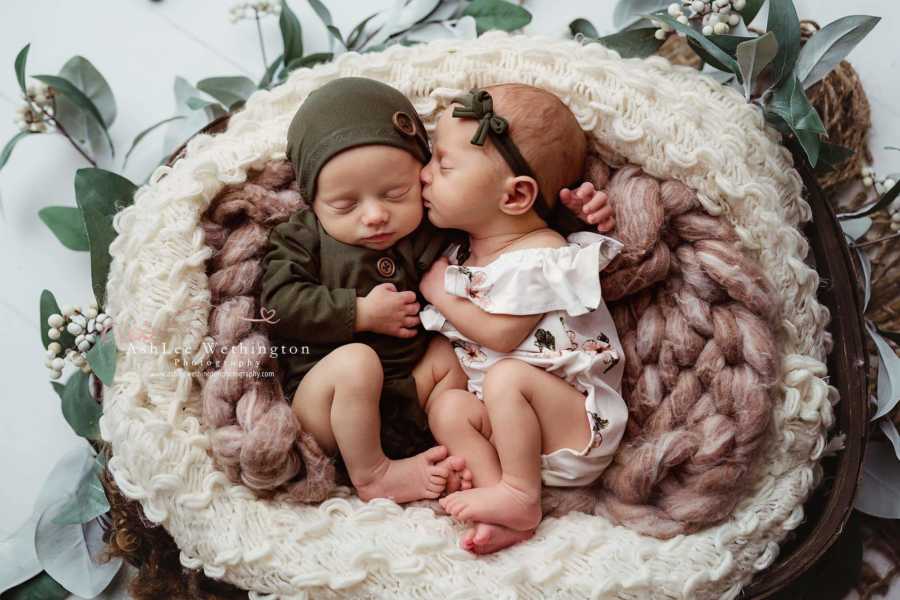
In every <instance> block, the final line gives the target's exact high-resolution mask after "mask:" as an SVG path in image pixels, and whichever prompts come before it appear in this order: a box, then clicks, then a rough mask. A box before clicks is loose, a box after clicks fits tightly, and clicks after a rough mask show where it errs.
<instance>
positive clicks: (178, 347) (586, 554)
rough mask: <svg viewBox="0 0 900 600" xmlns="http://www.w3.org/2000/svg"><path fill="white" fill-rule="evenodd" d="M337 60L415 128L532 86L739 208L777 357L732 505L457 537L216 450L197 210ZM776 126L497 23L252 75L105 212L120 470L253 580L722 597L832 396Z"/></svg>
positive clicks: (734, 210) (712, 205) (693, 76)
mask: <svg viewBox="0 0 900 600" xmlns="http://www.w3.org/2000/svg"><path fill="white" fill-rule="evenodd" d="M348 75H357V76H365V77H371V78H375V79H380V80H382V81H385V82H387V83H389V84H391V85H394V86H395V87H397V88H399V89H400V90H401V91H403V92H404V93H405V94H407V95H408V96H409V97H410V98H411V99H412V100H413V101H414V103H415V105H416V108H417V109H418V110H419V111H420V112H421V113H422V115H423V118H424V119H425V121H426V123H427V124H428V125H429V126H433V124H434V119H435V116H436V114H437V112H438V111H439V110H440V109H441V108H442V107H443V106H445V105H446V104H447V102H448V100H449V98H451V97H452V96H453V95H454V94H456V93H457V92H460V91H465V90H467V89H468V88H470V87H473V86H485V85H490V84H495V83H503V82H508V81H520V82H524V83H530V84H534V85H538V86H541V87H544V88H546V89H548V90H550V91H552V92H554V93H556V94H557V95H558V96H559V97H560V98H562V99H563V100H564V101H565V102H566V104H568V106H569V107H570V108H571V109H572V111H573V112H574V113H575V115H576V116H577V118H578V120H579V122H580V123H581V125H582V127H583V128H584V129H585V130H587V131H590V132H592V133H593V134H594V135H595V136H597V137H598V138H599V139H600V140H602V141H603V142H604V143H605V144H606V145H607V146H608V147H610V148H611V149H612V150H614V151H616V152H618V153H620V154H621V155H623V156H624V157H625V158H627V159H628V160H629V161H630V162H633V163H637V164H640V165H643V167H644V169H645V170H646V171H647V172H648V173H650V174H651V175H654V176H657V177H673V178H676V179H678V180H680V181H682V182H684V183H686V184H687V185H688V186H690V187H692V188H694V189H696V190H697V191H698V194H699V197H700V200H701V202H702V204H703V206H704V208H705V209H706V210H707V211H708V212H709V213H711V214H713V215H722V216H723V217H724V218H727V219H728V221H729V222H730V223H732V224H733V225H734V227H735V230H736V231H737V233H738V236H739V237H740V242H741V244H742V248H743V250H744V251H745V252H746V253H748V255H749V256H752V257H753V258H754V259H755V260H758V261H759V263H760V264H761V265H762V266H763V268H764V269H765V271H766V272H767V273H768V275H769V277H770V278H771V280H772V281H773V283H774V284H775V286H776V288H777V290H778V292H779V293H780V295H781V301H782V305H783V306H782V314H783V315H784V320H783V322H782V323H781V328H780V330H779V331H778V332H777V335H778V341H779V344H781V345H782V348H783V349H784V358H783V365H782V372H783V375H782V380H781V381H780V382H779V383H778V384H777V385H776V388H775V390H776V392H775V403H776V409H775V415H774V419H773V421H774V426H773V428H772V429H773V431H772V434H771V440H770V441H768V442H767V444H766V447H765V448H764V450H763V453H764V456H763V457H762V458H761V461H760V463H761V465H762V467H761V468H762V472H760V474H759V480H758V483H757V484H756V486H755V487H754V490H753V492H752V495H751V496H750V497H748V498H746V501H744V502H743V503H741V504H740V505H739V507H738V509H737V510H736V511H735V513H734V515H733V517H732V518H731V519H730V520H728V521H726V522H725V523H722V524H721V525H719V526H716V527H712V528H709V529H707V530H704V531H702V532H699V533H697V534H694V535H689V536H679V537H676V538H674V539H671V540H668V541H660V540H656V539H652V538H646V537H642V536H640V535H638V534H636V533H634V532H632V531H630V530H628V529H625V528H623V527H614V526H612V525H610V524H609V523H608V522H607V521H606V520H604V519H602V518H600V517H594V516H589V515H585V514H581V513H570V514H568V515H566V516H564V517H562V518H548V519H546V520H545V521H544V522H543V523H542V524H541V526H540V528H539V529H538V531H537V534H536V536H535V537H534V538H533V540H531V541H529V542H527V543H524V544H520V545H518V546H515V547H513V548H511V549H509V550H506V551H503V552H500V553H498V554H495V555H492V556H489V557H486V558H478V559H475V558H473V557H472V556H471V555H469V554H467V553H466V552H464V551H462V550H459V549H458V548H457V547H456V540H457V537H458V534H459V533H460V531H461V528H460V526H458V525H455V524H454V523H453V522H452V521H451V520H450V519H449V518H448V517H437V516H435V514H434V513H433V512H432V511H431V510H428V509H424V508H407V509H403V508H401V507H400V506H398V505H396V504H394V503H392V502H390V501H387V500H381V501H373V502H370V503H368V504H363V503H362V502H360V501H359V500H358V499H356V498H355V497H353V496H349V495H348V494H343V495H339V496H336V497H334V498H332V499H329V500H327V501H325V502H324V503H322V504H321V505H320V506H309V507H306V506H297V505H294V504H288V503H286V502H283V501H279V500H277V499H276V500H274V501H261V500H257V499H256V498H255V496H254V495H253V494H252V493H251V492H250V491H249V490H248V489H246V488H244V487H242V486H239V485H234V484H232V483H231V482H229V481H228V480H227V479H226V477H225V475H224V474H223V473H221V472H219V471H217V470H215V468H214V467H213V463H212V459H211V458H210V457H209V456H208V455H207V449H208V448H209V444H210V442H209V438H208V436H207V435H206V433H205V432H204V431H203V430H202V429H201V426H200V421H199V413H200V406H199V391H200V386H199V383H198V381H197V379H196V377H195V372H196V370H197V367H196V365H197V364H199V363H200V362H202V361H203V360H204V359H205V356H206V351H205V349H204V345H203V342H204V339H205V336H206V335H207V317H208V314H209V311H210V297H209V291H208V289H207V283H206V267H205V261H206V260H207V259H208V258H209V257H210V249H209V248H208V247H207V246H206V245H205V244H204V237H203V232H202V230H201V229H200V227H199V226H198V223H199V219H200V215H201V214H202V213H203V211H204V209H205V208H206V207H207V205H208V203H209V202H210V200H211V199H212V198H213V197H214V196H215V195H216V194H217V193H218V192H219V191H220V190H221V189H222V187H223V186H225V185H226V184H233V183H238V182H242V181H244V180H245V178H246V174H247V171H248V169H259V168H261V167H262V166H263V165H264V164H265V163H266V162H268V161H270V160H273V159H279V158H284V151H285V133H286V130H287V127H288V124H289V123H290V120H291V118H292V116H293V114H294V112H295V111H296V109H297V107H298V106H299V104H300V103H301V102H302V101H303V99H304V98H305V96H306V95H307V94H308V93H309V92H310V91H311V90H313V89H315V88H316V87H318V86H320V85H321V84H323V83H324V82H326V81H328V80H330V79H333V78H335V77H339V76H348ZM779 139H780V136H779V134H778V133H777V132H775V131H774V130H772V129H771V128H768V127H766V126H765V123H764V119H763V117H762V115H761V114H760V112H759V111H758V110H757V109H755V108H753V107H751V106H750V105H748V104H747V103H745V101H744V99H743V98H742V97H741V96H740V94H738V93H737V92H735V91H733V90H731V89H726V88H723V87H721V86H719V85H718V84H717V83H715V82H714V81H713V80H712V79H710V78H708V77H706V76H704V75H701V74H699V73H697V72H695V71H693V70H691V69H689V68H684V67H676V66H672V65H670V64H669V63H668V62H667V61H666V60H664V59H662V58H659V57H653V58H649V59H647V60H643V61H641V60H622V59H620V58H619V57H618V56H617V55H616V54H615V53H614V52H610V51H608V50H606V49H604V48H603V47H601V46H599V45H597V44H592V45H588V46H582V45H580V44H579V43H577V42H574V41H553V40H548V39H542V38H533V37H526V36H508V35H506V34H502V33H489V34H486V35H484V36H482V37H480V38H479V39H478V40H475V41H468V42H460V41H451V40H447V41H439V42H433V43H430V44H428V45H425V46H416V47H409V48H405V47H399V46H397V47H392V48H390V49H388V50H386V51H384V52H382V53H377V54H367V55H357V54H354V53H348V54H344V55H341V56H339V57H338V58H337V59H336V60H335V61H334V62H333V63H331V64H327V65H322V66H319V67H317V68H315V69H312V70H309V69H302V70H299V71H296V72H294V73H293V74H292V75H291V76H290V78H289V80H288V81H287V82H286V83H285V84H284V85H281V86H279V87H277V88H275V89H273V90H271V91H259V92H257V93H255V94H254V95H253V96H252V97H251V98H250V100H249V101H248V103H247V105H246V107H245V109H244V110H242V111H241V112H239V113H238V114H236V115H235V116H234V117H233V118H232V119H231V122H230V123H229V127H228V130H227V131H226V132H224V133H222V134H220V135H216V136H208V135H201V136H197V137H195V138H193V139H192V140H191V141H190V142H189V144H188V147H187V155H186V157H185V158H183V159H181V160H179V161H177V162H176V163H175V165H174V166H173V167H159V168H158V169H157V170H156V171H155V172H154V174H153V176H152V177H151V180H150V182H149V184H148V185H146V186H144V187H142V188H140V189H139V190H138V191H137V194H136V196H135V202H134V205H133V206H131V207H129V208H127V209H125V210H123V211H122V212H121V213H120V214H118V215H117V216H116V219H115V226H116V229H117V231H118V232H119V236H118V238H117V239H116V240H115V241H114V242H113V244H112V245H111V247H110V252H111V254H112V256H113V265H112V269H111V273H110V278H109V288H108V295H109V300H108V307H107V308H108V312H110V313H111V314H112V315H114V318H115V323H116V325H115V328H116V338H117V343H118V345H119V350H120V354H119V360H118V368H117V372H116V378H115V382H114V384H113V385H112V386H109V387H107V388H106V389H105V390H104V398H105V399H104V415H103V417H102V419H101V421H100V427H101V432H102V435H103V438H104V439H105V440H107V441H108V442H110V443H111V444H112V449H113V457H112V458H111V459H110V461H109V469H110V471H111V472H112V473H113V475H114V477H115V481H116V484H117V485H118V486H119V488H120V489H121V490H122V492H123V493H124V494H125V495H126V496H127V497H129V498H131V499H134V500H138V501H140V503H141V505H142V507H143V509H144V512H145V513H146V516H147V517H148V518H149V519H151V520H153V521H154V522H159V523H161V524H162V525H163V526H165V528H166V529H167V530H168V531H169V533H171V535H172V536H173V538H174V539H175V542H176V543H177V544H178V546H179V548H180V549H181V562H182V564H183V565H184V566H185V567H188V568H192V569H203V570H204V572H205V573H206V574H207V575H209V576H210V577H215V578H221V579H224V580H226V581H229V582H231V583H233V584H235V585H237V586H240V587H242V588H246V589H249V590H253V591H252V592H251V597H252V598H254V599H257V598H307V597H313V598H331V597H342V598H460V599H463V598H465V599H470V598H508V597H525V598H550V597H552V598H587V597H590V598H651V597H652V598H692V599H696V598H719V597H723V598H734V597H735V596H737V594H738V593H739V591H740V589H741V587H742V585H744V584H746V583H747V582H748V581H749V580H750V579H751V578H752V577H753V575H754V574H755V573H756V572H758V571H760V570H762V569H765V568H766V567H767V566H769V565H770V564H771V563H772V562H773V561H774V560H775V558H776V557H777V555H778V549H779V546H778V544H779V542H780V541H781V540H782V539H783V538H784V536H785V535H786V534H787V533H788V532H789V531H790V530H791V529H793V528H794V527H796V526H797V525H798V524H799V523H800V522H801V520H802V519H803V508H802V505H803V502H804V501H805V500H806V498H807V496H808V495H809V493H810V491H811V490H812V488H813V486H814V485H815V483H816V481H817V479H818V476H817V475H818V468H817V461H818V459H819V458H820V456H821V453H822V451H823V448H824V446H825V435H826V431H827V429H828V428H829V427H830V426H831V424H832V421H833V415H832V407H831V403H830V401H832V402H833V401H835V400H836V397H837V392H836V390H835V389H834V388H833V387H830V386H828V385H827V383H826V381H825V376H826V370H825V365H824V364H823V362H822V361H823V360H824V356H825V353H826V349H827V346H829V345H830V339H829V337H828V334H827V333H826V332H825V325H826V323H827V321H828V311H827V310H826V309H825V308H823V307H822V306H821V305H820V304H819V303H818V302H817V301H816V296H815V294H816V288H817V286H818V282H819V278H818V276H817V274H816V272H815V271H813V270H811V269H810V268H809V267H807V266H806V265H805V264H804V262H803V258H804V256H805V255H806V253H807V250H808V246H807V242H806V241H805V239H804V238H803V237H802V236H801V235H800V233H799V232H798V230H797V226H798V224H800V223H801V222H803V221H806V220H808V219H809V218H810V211H809V207H808V205H807V204H806V202H805V201H804V200H803V199H802V198H801V195H800V192H801V180H800V177H799V176H798V174H797V172H796V171H795V170H794V169H793V167H792V159H791V156H790V154H789V152H788V151H787V150H786V149H785V148H783V147H782V146H780V145H779ZM151 343H152V345H151Z"/></svg>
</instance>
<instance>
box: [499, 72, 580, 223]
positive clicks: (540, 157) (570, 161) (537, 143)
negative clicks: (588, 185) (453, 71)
mask: <svg viewBox="0 0 900 600" xmlns="http://www.w3.org/2000/svg"><path fill="white" fill-rule="evenodd" d="M485 89H486V90H487V91H488V92H489V93H490V94H491V97H492V98H493V104H494V111H495V112H496V113H497V114H498V115H500V116H501V117H503V118H504V119H506V120H507V121H508V122H509V134H510V135H511V136H512V140H513V142H514V143H515V144H516V147H517V148H518V149H519V152H521V153H522V156H523V157H524V158H525V160H526V161H527V162H528V165H529V166H530V167H531V170H532V172H533V173H534V175H535V177H536V178H537V181H538V185H539V186H540V188H541V193H542V194H543V196H544V199H545V200H546V201H547V204H548V206H549V207H551V208H552V207H553V205H554V204H556V200H557V198H558V196H559V191H560V190H561V189H562V188H563V187H565V186H567V185H571V184H573V183H575V182H576V181H577V180H578V179H579V178H580V177H581V176H582V173H583V171H584V162H585V158H586V156H587V138H586V137H585V134H584V131H582V129H581V127H580V126H579V125H578V121H577V120H576V119H575V115H573V114H572V111H570V110H569V109H568V107H566V105H565V104H563V103H562V101H561V100H560V99H559V98H557V97H556V96H555V95H554V94H552V93H551V92H548V91H546V90H543V89H541V88H538V87H535V86H531V85H525V84H521V83H505V84H501V85H494V86H490V87H487V88H485ZM492 150H493V151H492V154H493V155H495V158H496V159H497V160H499V161H500V162H504V161H503V158H502V157H501V156H500V153H499V152H498V151H497V149H496V148H493V149H492ZM504 164H505V163H504Z"/></svg>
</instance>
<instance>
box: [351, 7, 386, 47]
mask: <svg viewBox="0 0 900 600" xmlns="http://www.w3.org/2000/svg"><path fill="white" fill-rule="evenodd" d="M377 16H378V13H372V14H371V15H369V16H368V17H366V18H365V19H363V20H362V21H360V22H359V23H357V24H356V27H354V28H353V29H352V30H351V31H350V33H349V35H347V49H348V50H355V49H356V48H357V43H358V42H359V41H360V39H361V38H362V34H363V31H365V29H366V25H368V24H369V21H371V20H372V19H374V18H375V17H377Z"/></svg>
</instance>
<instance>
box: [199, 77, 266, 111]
mask: <svg viewBox="0 0 900 600" xmlns="http://www.w3.org/2000/svg"><path fill="white" fill-rule="evenodd" d="M197 89H199V90H200V91H203V92H206V93H207V94H209V95H210V96H212V97H213V98H215V99H216V100H218V101H219V102H221V103H222V105H223V106H225V107H226V108H228V110H232V109H233V107H234V106H235V105H236V104H239V103H241V102H246V101H247V99H248V98H249V97H250V95H251V94H252V93H253V92H255V91H256V85H254V83H253V82H252V81H250V80H249V79H248V78H246V77H243V76H237V77H210V78H208V79H204V80H202V81H198V82H197Z"/></svg>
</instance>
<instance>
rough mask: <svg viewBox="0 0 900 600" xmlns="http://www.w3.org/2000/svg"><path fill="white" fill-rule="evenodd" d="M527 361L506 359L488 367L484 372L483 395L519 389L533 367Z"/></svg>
mask: <svg viewBox="0 0 900 600" xmlns="http://www.w3.org/2000/svg"><path fill="white" fill-rule="evenodd" d="M533 368H534V367H532V366H531V365H529V364H528V363H524V362H522V361H520V360H514V359H506V360H501V361H499V362H496V363H494V364H493V365H491V366H490V367H488V370H487V372H486V373H485V374H484V396H485V398H487V397H488V395H489V394H490V395H491V396H493V395H495V392H497V391H504V390H506V391H508V390H510V389H520V388H522V387H523V386H524V385H525V383H526V379H527V378H528V375H529V374H530V372H531V369H533Z"/></svg>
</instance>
